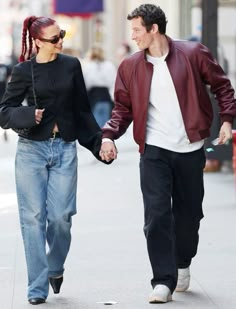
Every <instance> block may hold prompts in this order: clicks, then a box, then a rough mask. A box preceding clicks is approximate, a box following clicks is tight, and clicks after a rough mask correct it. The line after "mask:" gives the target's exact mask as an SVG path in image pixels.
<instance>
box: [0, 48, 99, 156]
mask: <svg viewBox="0 0 236 309" xmlns="http://www.w3.org/2000/svg"><path fill="white" fill-rule="evenodd" d="M31 64H32V69H33V80H34V89H35V94H36V102H35V99H34V95H33V83H32V71H31ZM35 104H37V107H36V105H35ZM36 108H40V109H41V108H45V111H44V113H43V119H42V121H41V123H40V124H39V125H37V124H36V122H35V109H36ZM55 123H56V124H57V126H58V128H59V131H60V134H61V136H62V138H63V140H65V141H68V142H70V141H74V140H76V139H77V140H78V141H79V143H80V144H81V145H82V146H84V147H86V148H87V149H89V150H90V151H92V153H93V154H94V155H95V156H96V157H97V158H98V159H100V158H99V150H100V145H101V129H100V128H99V126H98V124H97V122H96V121H95V119H94V117H93V114H92V112H91V109H90V105H89V101H88V96H87V92H86V88H85V83H84V78H83V74H82V69H81V65H80V62H79V60H78V59H77V58H75V57H71V56H67V55H64V54H58V55H57V58H56V59H55V60H53V61H51V62H47V63H37V62H36V58H35V57H34V58H32V59H31V60H30V61H25V62H22V63H19V64H17V65H16V66H14V68H13V71H12V77H11V80H10V82H9V83H8V85H7V89H6V92H5V94H4V96H3V99H2V101H1V103H0V126H1V127H2V128H4V129H9V128H31V130H30V132H29V133H28V134H27V135H24V134H19V135H20V136H23V137H25V138H28V139H31V140H37V141H43V140H46V139H48V138H49V137H50V135H51V132H52V130H53V127H54V125H55Z"/></svg>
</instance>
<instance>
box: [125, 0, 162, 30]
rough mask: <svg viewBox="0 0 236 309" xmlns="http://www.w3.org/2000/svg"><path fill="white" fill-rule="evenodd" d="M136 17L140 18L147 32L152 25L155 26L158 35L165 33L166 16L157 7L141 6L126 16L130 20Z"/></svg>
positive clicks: (151, 5)
mask: <svg viewBox="0 0 236 309" xmlns="http://www.w3.org/2000/svg"><path fill="white" fill-rule="evenodd" d="M138 17H142V19H143V22H142V24H143V26H144V27H145V28H146V30H147V32H149V31H150V30H151V29H152V25H153V24H157V25H158V29H159V32H160V34H165V33H166V24H167V19H166V15H165V13H164V12H163V11H162V9H161V8H160V7H159V6H156V5H154V4H142V5H140V6H139V7H138V8H136V9H135V10H133V12H132V13H131V14H129V15H128V16H127V19H128V20H131V19H133V18H138Z"/></svg>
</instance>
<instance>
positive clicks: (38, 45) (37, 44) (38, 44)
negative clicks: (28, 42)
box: [34, 39, 42, 48]
mask: <svg viewBox="0 0 236 309" xmlns="http://www.w3.org/2000/svg"><path fill="white" fill-rule="evenodd" d="M34 43H35V47H36V48H37V47H38V48H40V47H41V44H42V42H41V41H40V40H39V39H35V40H34Z"/></svg>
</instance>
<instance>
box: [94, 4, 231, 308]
mask: <svg viewBox="0 0 236 309" xmlns="http://www.w3.org/2000/svg"><path fill="white" fill-rule="evenodd" d="M127 18H128V20H130V21H131V27H132V39H133V40H135V41H136V43H137V45H138V47H139V48H140V50H141V51H139V52H137V53H135V54H133V55H131V56H129V57H128V58H127V59H125V60H124V61H123V62H122V63H121V65H120V67H119V69H118V73H117V80H116V85H115V107H114V109H113V112H112V117H111V119H110V120H109V121H108V122H107V123H106V125H105V126H104V128H103V143H102V147H101V151H100V156H101V158H102V159H103V160H106V161H109V160H111V159H115V158H116V156H117V153H116V147H115V145H114V143H113V140H115V139H117V138H119V137H120V136H121V135H122V134H123V133H124V132H125V131H126V129H127V128H128V126H129V124H130V123H131V122H132V121H133V132H134V139H135V141H136V142H137V143H138V144H139V150H140V153H141V158H140V179H141V190H142V194H143V201H144V214H145V224H144V232H145V236H146V240H147V248H148V254H149V258H150V262H151V266H152V270H153V279H152V281H151V283H152V286H153V291H152V293H151V295H150V299H149V302H150V303H166V302H168V301H171V300H172V293H173V292H174V291H186V290H187V289H188V287H189V282H190V264H191V261H192V258H193V257H194V256H195V255H196V252H197V246H198V230H199V225H200V220H201V219H202V218H203V212H202V201H203V195H204V187H203V169H204V166H205V153H204V149H203V143H204V139H205V138H207V137H208V136H209V132H210V126H211V123H212V107H211V102H210V99H209V96H208V94H207V90H206V85H209V86H210V89H211V92H212V93H213V94H214V95H215V96H216V98H217V100H218V104H219V106H220V117H221V121H222V126H221V128H220V132H219V139H218V143H219V144H224V143H226V142H227V141H228V140H229V139H231V137H232V122H233V118H234V117H235V116H236V99H235V98H234V90H233V89H232V87H231V84H230V81H229V80H228V78H227V77H226V76H225V73H224V72H223V70H222V68H221V67H220V66H219V65H218V64H217V63H216V61H215V60H214V59H213V57H212V55H211V53H210V51H209V50H208V49H207V48H206V47H205V46H203V45H202V44H201V43H198V42H189V41H174V40H172V39H171V38H170V37H168V36H166V34H165V32H166V24H167V20H166V16H165V13H164V12H163V11H162V10H161V8H160V7H157V6H155V5H152V4H144V5H141V6H139V7H138V8H136V9H135V10H134V11H133V12H132V13H131V14H130V15H128V17H127ZM177 279H178V282H177Z"/></svg>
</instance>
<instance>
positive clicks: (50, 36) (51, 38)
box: [36, 23, 65, 53]
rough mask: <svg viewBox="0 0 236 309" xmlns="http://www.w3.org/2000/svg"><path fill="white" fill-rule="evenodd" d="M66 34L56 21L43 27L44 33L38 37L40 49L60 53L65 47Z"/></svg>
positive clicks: (37, 41) (37, 42)
mask: <svg viewBox="0 0 236 309" xmlns="http://www.w3.org/2000/svg"><path fill="white" fill-rule="evenodd" d="M64 36H65V32H64V31H63V30H61V29H60V27H59V26H58V24H56V23H55V24H54V25H51V26H48V27H45V28H43V29H42V35H41V37H40V38H38V39H36V44H37V46H38V47H39V49H40V51H44V52H48V53H60V52H61V51H62V47H63V38H64Z"/></svg>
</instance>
